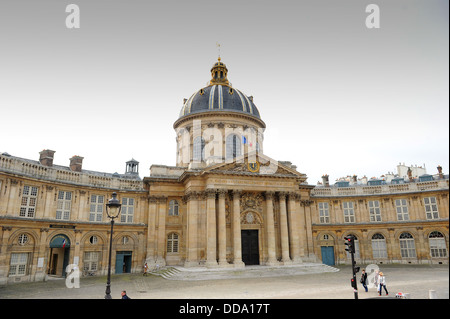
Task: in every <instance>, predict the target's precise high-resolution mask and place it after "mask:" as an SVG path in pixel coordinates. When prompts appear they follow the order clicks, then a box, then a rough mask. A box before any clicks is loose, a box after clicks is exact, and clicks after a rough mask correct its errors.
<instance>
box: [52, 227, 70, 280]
mask: <svg viewBox="0 0 450 319" xmlns="http://www.w3.org/2000/svg"><path fill="white" fill-rule="evenodd" d="M69 255H70V240H69V238H68V237H67V236H66V235H63V234H58V235H56V236H54V237H53V238H52V240H51V241H50V255H49V260H48V274H49V275H54V276H58V277H64V276H65V274H66V272H65V269H66V267H67V265H68V264H69Z"/></svg>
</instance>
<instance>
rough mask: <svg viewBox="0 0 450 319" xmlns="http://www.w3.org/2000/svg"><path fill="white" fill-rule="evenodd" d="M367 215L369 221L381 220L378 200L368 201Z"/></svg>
mask: <svg viewBox="0 0 450 319" xmlns="http://www.w3.org/2000/svg"><path fill="white" fill-rule="evenodd" d="M369 217H370V221H371V222H381V211H380V201H378V200H370V201H369Z"/></svg>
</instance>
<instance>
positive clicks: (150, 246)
mask: <svg viewBox="0 0 450 319" xmlns="http://www.w3.org/2000/svg"><path fill="white" fill-rule="evenodd" d="M157 208H158V200H157V198H156V197H153V196H150V197H149V199H148V217H147V220H148V229H147V254H146V256H145V257H146V258H145V262H146V263H147V264H148V266H149V267H150V268H153V266H152V265H153V264H154V263H156V258H155V257H156V256H155V255H156V250H155V244H156V212H157Z"/></svg>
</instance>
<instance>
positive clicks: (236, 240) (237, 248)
mask: <svg viewBox="0 0 450 319" xmlns="http://www.w3.org/2000/svg"><path fill="white" fill-rule="evenodd" d="M241 193H242V191H241V190H233V218H232V227H233V257H234V258H233V265H234V266H235V267H238V268H239V267H244V266H245V264H244V263H243V261H242V243H241Z"/></svg>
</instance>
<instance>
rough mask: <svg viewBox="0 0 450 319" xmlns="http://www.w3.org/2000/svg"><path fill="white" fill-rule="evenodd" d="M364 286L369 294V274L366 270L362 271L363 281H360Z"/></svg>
mask: <svg viewBox="0 0 450 319" xmlns="http://www.w3.org/2000/svg"><path fill="white" fill-rule="evenodd" d="M360 282H361V284H362V286H363V287H364V289H365V290H366V292H368V291H369V290H368V289H367V273H366V270H365V269H363V270H362V271H361V280H360Z"/></svg>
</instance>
